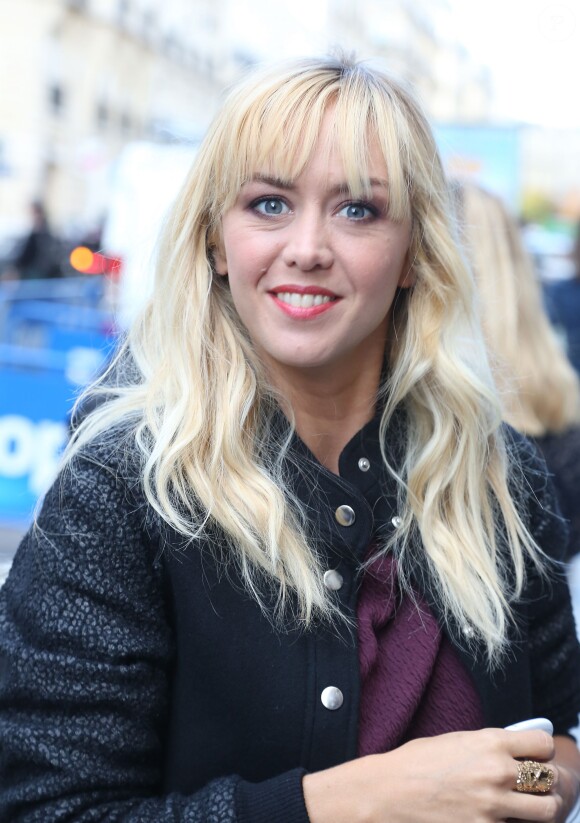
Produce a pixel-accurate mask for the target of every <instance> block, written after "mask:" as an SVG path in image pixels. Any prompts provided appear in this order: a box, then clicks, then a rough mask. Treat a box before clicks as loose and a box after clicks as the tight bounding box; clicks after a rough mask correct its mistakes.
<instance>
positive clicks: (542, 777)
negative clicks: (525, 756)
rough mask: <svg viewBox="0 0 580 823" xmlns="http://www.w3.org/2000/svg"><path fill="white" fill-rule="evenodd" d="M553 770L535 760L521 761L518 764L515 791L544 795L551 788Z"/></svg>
mask: <svg viewBox="0 0 580 823" xmlns="http://www.w3.org/2000/svg"><path fill="white" fill-rule="evenodd" d="M553 782H554V770H553V769H551V768H550V767H549V766H546V764H545V763H538V762H537V761H535V760H523V761H522V762H521V763H518V778H517V780H516V791H518V792H530V793H531V794H546V792H549V791H550V789H551V788H552V784H553Z"/></svg>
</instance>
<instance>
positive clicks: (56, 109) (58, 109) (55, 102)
mask: <svg viewBox="0 0 580 823" xmlns="http://www.w3.org/2000/svg"><path fill="white" fill-rule="evenodd" d="M64 97H65V95H64V89H63V87H62V86H61V85H60V83H53V84H52V85H51V86H49V88H48V102H49V106H50V110H51V112H52V113H53V114H56V115H61V114H62V113H63V111H64V102H65V100H64Z"/></svg>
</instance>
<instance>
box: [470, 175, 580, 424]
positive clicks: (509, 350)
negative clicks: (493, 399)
mask: <svg viewBox="0 0 580 823" xmlns="http://www.w3.org/2000/svg"><path fill="white" fill-rule="evenodd" d="M455 193H456V197H457V203H458V206H459V221H460V225H461V235H462V240H463V243H464V245H465V251H466V254H467V257H468V258H469V261H470V263H471V265H472V267H473V272H474V275H475V279H476V283H477V290H478V297H479V301H478V303H479V310H480V314H481V320H482V325H483V330H484V334H485V337H486V340H487V344H488V346H489V349H490V351H491V352H492V354H493V359H494V363H495V368H496V381H497V383H498V386H499V388H500V391H501V396H502V399H503V403H504V406H505V417H506V420H508V421H509V422H510V423H511V424H512V426H514V428H516V429H518V430H519V431H521V432H524V433H525V434H528V435H533V436H539V435H543V434H546V433H548V432H550V433H553V432H561V431H563V430H565V429H566V428H568V427H570V426H572V425H575V424H578V423H579V422H580V382H579V380H578V377H577V375H576V372H575V371H574V369H573V367H572V365H571V364H570V363H569V361H568V359H567V358H566V355H565V354H564V351H563V349H562V347H561V345H560V344H559V342H558V339H557V337H556V334H555V332H554V330H553V328H552V326H551V324H550V320H549V318H548V316H547V314H546V311H545V309H544V306H543V302H542V293H541V288H540V284H539V281H538V279H537V277H536V273H535V271H534V266H533V262H532V260H531V257H530V255H529V253H528V252H527V250H526V248H525V246H524V243H523V239H522V235H521V231H520V228H519V226H518V224H517V222H516V221H515V219H514V217H513V216H512V215H511V213H510V212H509V211H508V209H507V206H506V205H505V203H504V202H503V201H502V200H501V199H500V198H499V197H497V196H496V195H495V194H492V193H491V192H489V191H486V190H485V189H483V188H481V187H480V186H478V185H476V184H475V183H462V184H459V183H458V184H457V185H456V186H455Z"/></svg>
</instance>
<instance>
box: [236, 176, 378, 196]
mask: <svg viewBox="0 0 580 823" xmlns="http://www.w3.org/2000/svg"><path fill="white" fill-rule="evenodd" d="M368 182H369V185H370V186H371V188H382V189H388V188H389V184H388V181H387V180H383V179H381V178H380V177H371V178H370V179H369V181H368ZM249 183H266V184H267V185H268V186H273V187H274V188H277V189H285V190H286V191H290V190H292V189H293V188H294V183H293V182H292V181H289V180H284V179H283V178H282V177H276V176H272V175H269V174H255V175H253V176H252V177H251V178H250V179H249V180H248V181H247V182H246V185H248V184H249ZM350 191H351V188H350V186H349V185H348V183H346V182H345V183H337V184H336V185H335V186H333V187H332V188H331V189H330V193H331V194H349V193H350Z"/></svg>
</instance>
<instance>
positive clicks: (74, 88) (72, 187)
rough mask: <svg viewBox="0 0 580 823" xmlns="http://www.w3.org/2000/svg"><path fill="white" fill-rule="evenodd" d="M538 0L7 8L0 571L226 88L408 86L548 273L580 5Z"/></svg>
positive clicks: (1, 37) (235, 1) (562, 229)
mask: <svg viewBox="0 0 580 823" xmlns="http://www.w3.org/2000/svg"><path fill="white" fill-rule="evenodd" d="M576 9H577V5H576V4H575V3H574V4H573V3H572V2H570V3H556V2H554V3H551V2H535V0H503V2H499V0H485V2H484V1H483V0H470V2H464V0H357V2H353V0H291V2H288V1H287V0H277V2H275V3H273V2H271V0H270V2H265V0H164V2H163V3H159V2H157V0H18V2H14V0H0V15H1V19H0V76H1V77H2V91H1V94H0V578H1V576H2V574H3V572H5V570H6V569H7V567H8V565H9V563H10V558H11V556H12V552H13V551H14V549H15V547H16V544H17V542H18V540H19V538H20V536H21V534H22V533H23V530H24V529H25V528H26V526H27V524H28V523H29V522H30V519H31V516H32V512H33V508H34V505H35V503H36V502H37V500H38V499H39V498H40V496H41V495H42V493H43V490H45V488H46V486H47V484H48V483H49V482H50V480H51V478H52V477H53V474H54V470H55V467H56V463H57V460H58V455H59V453H60V450H61V449H62V447H63V444H64V443H65V441H66V437H67V419H68V414H69V411H70V407H71V404H72V402H73V399H74V396H75V394H76V393H77V392H78V390H79V388H81V387H82V386H83V385H84V384H85V383H86V382H87V381H88V380H89V379H90V378H91V376H92V375H93V374H94V373H95V371H96V370H97V369H98V368H99V367H100V365H101V364H102V363H103V362H104V360H105V359H106V357H107V353H108V352H109V351H110V350H111V348H112V347H113V346H114V345H115V339H116V336H117V335H118V334H119V332H122V331H123V329H124V328H125V327H126V326H127V324H128V323H129V322H130V320H131V318H132V317H133V316H134V313H135V311H136V310H137V309H138V307H139V306H140V305H141V303H142V301H143V300H144V298H145V297H146V295H147V293H148V290H149V288H150V284H151V269H152V257H153V253H154V241H155V236H156V233H157V231H158V227H159V224H160V222H161V220H162V219H163V215H164V213H165V212H166V210H167V208H168V206H169V204H170V203H171V200H172V198H173V197H174V196H175V194H176V192H177V190H178V188H179V186H180V183H181V182H182V180H183V178H184V175H185V173H186V170H187V169H188V167H189V165H190V163H191V160H192V158H193V156H194V155H195V151H196V147H197V145H198V143H199V140H200V139H201V137H202V136H203V134H204V132H205V130H206V128H207V125H208V122H209V120H210V118H211V116H212V114H213V112H214V110H215V109H216V107H217V105H218V104H219V101H220V99H221V97H222V95H223V93H224V90H225V89H227V87H228V85H229V84H230V83H231V82H232V81H233V80H235V79H236V78H237V77H238V75H239V74H240V72H241V71H243V70H244V69H246V68H247V67H248V66H251V65H252V64H254V63H256V62H261V61H265V60H270V59H272V58H278V57H283V56H291V55H306V54H313V53H321V52H328V51H329V50H330V49H332V48H336V47H340V48H342V49H346V50H347V51H354V52H355V53H356V54H357V56H359V57H365V58H366V57H379V58H381V59H382V60H384V61H385V62H386V64H387V65H388V66H389V67H390V68H391V69H392V70H393V71H395V72H396V73H398V74H400V75H402V76H403V77H405V78H407V79H408V80H409V81H410V83H411V84H412V85H413V86H414V87H415V89H416V91H417V93H418V95H419V97H420V99H421V101H422V103H423V105H424V107H425V109H426V111H427V113H428V115H429V117H430V119H431V121H432V123H433V125H434V127H435V133H436V137H437V140H438V143H439V146H440V149H441V152H442V155H443V158H444V161H445V164H446V166H447V168H448V170H449V172H450V174H452V175H453V176H456V177H465V178H470V179H474V180H476V181H477V182H479V183H482V184H483V185H485V186H487V187H488V188H490V189H492V190H493V191H495V192H497V193H498V194H500V195H501V196H502V197H503V198H504V199H505V200H506V201H507V202H508V204H509V206H510V208H511V209H512V210H513V212H514V213H515V214H517V216H518V218H519V219H520V221H521V224H522V226H523V230H524V234H525V238H526V243H527V245H528V248H529V249H530V251H531V252H532V254H533V256H534V260H535V261H536V265H537V271H538V276H539V277H540V278H541V279H542V281H543V282H546V283H547V282H552V281H556V280H563V279H567V278H570V277H571V276H572V275H573V273H574V270H573V265H572V262H571V258H570V251H571V247H572V242H573V237H574V232H575V226H576V223H577V221H578V220H579V219H580V106H578V104H577V99H578V96H577V81H578V78H579V77H580V47H579V45H580V19H579V17H580V11H577V10H576Z"/></svg>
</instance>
